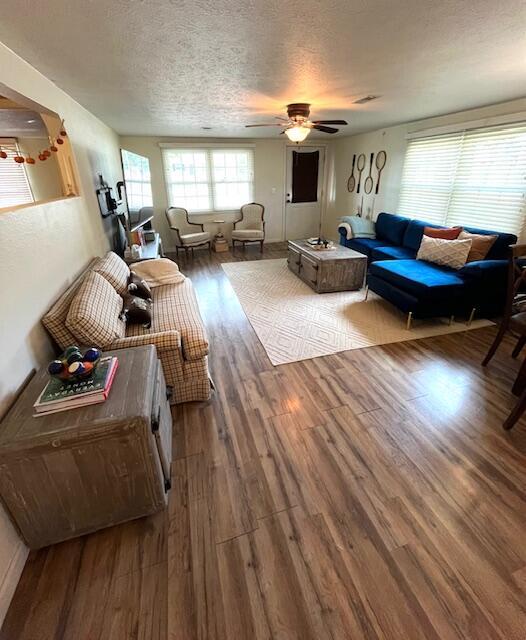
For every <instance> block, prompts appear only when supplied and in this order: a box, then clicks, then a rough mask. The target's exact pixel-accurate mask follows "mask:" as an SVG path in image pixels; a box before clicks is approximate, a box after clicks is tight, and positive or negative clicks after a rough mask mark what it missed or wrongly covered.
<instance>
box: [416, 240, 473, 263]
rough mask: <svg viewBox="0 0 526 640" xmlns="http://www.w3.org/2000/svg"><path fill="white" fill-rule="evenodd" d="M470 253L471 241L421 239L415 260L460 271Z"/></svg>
mask: <svg viewBox="0 0 526 640" xmlns="http://www.w3.org/2000/svg"><path fill="white" fill-rule="evenodd" d="M470 251H471V240H469V239H468V240H443V239H442V238H429V237H428V236H423V237H422V243H421V244H420V249H419V250H418V253H417V254H416V259H417V260H426V261H427V262H433V263H435V264H439V265H442V266H443V267H450V268H451V269H462V267H463V266H464V265H465V264H466V260H467V259H468V254H469V252H470Z"/></svg>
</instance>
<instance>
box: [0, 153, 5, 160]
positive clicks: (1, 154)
mask: <svg viewBox="0 0 526 640" xmlns="http://www.w3.org/2000/svg"><path fill="white" fill-rule="evenodd" d="M0 158H2V159H3V160H5V159H6V158H7V153H6V152H5V151H0Z"/></svg>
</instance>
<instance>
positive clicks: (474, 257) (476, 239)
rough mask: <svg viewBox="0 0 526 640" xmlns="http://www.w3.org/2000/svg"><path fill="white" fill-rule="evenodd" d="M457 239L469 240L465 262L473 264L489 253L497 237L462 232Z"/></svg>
mask: <svg viewBox="0 0 526 640" xmlns="http://www.w3.org/2000/svg"><path fill="white" fill-rule="evenodd" d="M459 239H460V240H471V249H470V251H469V255H468V259H467V260H466V262H475V261H478V260H484V258H485V257H486V256H487V255H488V253H489V252H490V250H491V247H492V246H493V245H494V244H495V242H496V240H497V236H496V235H488V234H482V233H469V232H467V231H463V232H462V233H461V234H460V235H459Z"/></svg>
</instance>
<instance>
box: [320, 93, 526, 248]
mask: <svg viewBox="0 0 526 640" xmlns="http://www.w3.org/2000/svg"><path fill="white" fill-rule="evenodd" d="M521 112H524V115H525V119H526V99H521V100H513V101H511V102H504V103H501V104H496V105H492V106H489V107H482V108H480V109H471V110H469V111H461V112H459V113H452V114H449V115H445V116H439V117H436V118H428V119H427V120H420V121H418V122H412V123H409V124H404V125H399V126H396V127H389V128H387V129H381V130H378V131H372V132H370V133H362V134H359V135H356V136H349V137H345V138H338V139H336V140H335V141H334V165H335V172H334V184H333V188H332V189H331V191H330V193H329V202H328V207H327V213H326V215H325V217H324V222H323V232H324V233H325V234H326V235H327V236H328V237H330V238H333V239H337V238H338V229H337V227H338V219H339V218H340V216H344V215H351V214H354V213H356V212H357V210H358V207H359V206H360V205H361V203H362V198H363V213H364V215H366V214H371V215H372V216H373V218H375V217H376V215H377V214H378V213H380V212H381V211H387V212H389V213H396V210H397V207H398V198H399V195H400V180H401V177H402V170H403V165H404V157H405V151H406V148H407V140H406V135H407V134H408V133H413V132H416V131H421V130H426V129H433V128H435V127H443V126H449V125H457V124H462V123H464V122H471V121H474V120H483V119H485V118H493V117H496V116H504V115H511V114H517V113H521ZM382 149H383V150H385V151H386V152H387V164H386V166H385V168H384V170H383V172H382V176H381V180H380V190H379V193H378V195H377V196H375V195H374V193H371V194H370V195H366V194H364V193H363V190H362V192H361V193H360V194H359V195H358V194H357V193H356V190H355V191H354V193H349V192H348V191H347V180H348V178H349V176H350V174H351V167H352V158H353V155H354V154H357V155H358V154H360V153H364V154H365V156H366V161H367V164H366V168H365V170H364V174H365V175H364V174H362V185H363V181H364V180H365V176H366V175H367V174H368V170H369V154H370V153H372V152H374V153H375V157H376V153H378V151H381V150H382ZM354 175H355V176H356V175H357V173H356V169H355V173H354ZM373 177H374V179H375V180H374V184H375V186H376V170H375V169H374V166H373ZM488 227H489V228H491V221H488Z"/></svg>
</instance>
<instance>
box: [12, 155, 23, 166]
mask: <svg viewBox="0 0 526 640" xmlns="http://www.w3.org/2000/svg"><path fill="white" fill-rule="evenodd" d="M13 160H14V161H15V162H18V164H22V163H23V162H25V161H26V159H25V158H24V156H15V157H14V158H13Z"/></svg>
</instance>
